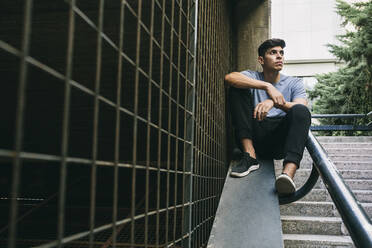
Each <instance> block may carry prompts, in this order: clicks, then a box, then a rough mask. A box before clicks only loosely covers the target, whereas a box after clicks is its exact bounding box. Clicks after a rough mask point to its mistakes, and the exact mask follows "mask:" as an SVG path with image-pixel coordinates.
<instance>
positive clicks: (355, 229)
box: [279, 131, 372, 248]
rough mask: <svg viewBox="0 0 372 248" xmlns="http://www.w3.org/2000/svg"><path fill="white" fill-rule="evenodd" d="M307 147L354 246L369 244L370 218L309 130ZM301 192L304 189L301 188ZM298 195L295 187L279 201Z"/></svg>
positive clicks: (370, 244) (371, 228) (290, 200)
mask: <svg viewBox="0 0 372 248" xmlns="http://www.w3.org/2000/svg"><path fill="white" fill-rule="evenodd" d="M306 148H307V150H308V152H309V153H310V156H311V158H312V159H313V166H314V167H315V168H316V170H317V171H318V173H319V174H320V176H321V177H322V179H323V182H324V184H325V186H326V189H327V190H328V192H329V194H330V196H331V198H332V200H333V202H334V204H335V206H336V208H337V210H338V212H339V213H340V215H341V218H342V220H343V222H344V224H345V226H346V228H347V230H348V231H349V234H350V236H351V238H352V240H353V242H354V244H355V245H356V247H361V248H362V247H363V248H364V247H372V223H371V220H370V219H369V217H368V215H367V213H366V212H365V210H364V209H363V207H362V206H361V205H360V203H359V202H358V201H357V199H356V197H355V195H354V194H353V192H352V191H351V190H350V188H349V187H348V186H347V185H346V184H345V182H344V180H343V178H342V176H341V175H340V174H339V172H338V171H337V169H336V166H335V165H334V164H333V162H332V161H331V160H330V159H329V158H328V156H327V153H326V152H325V150H324V149H323V147H322V146H321V145H320V143H319V142H318V140H317V139H316V138H315V137H314V135H313V134H312V133H311V131H309V137H308V140H307V143H306ZM314 167H313V171H314ZM315 177H316V174H315V173H314V174H313V173H312V174H311V176H310V177H309V179H308V181H313V180H315ZM316 179H317V177H316ZM315 181H316V180H315ZM306 184H307V183H305V185H306ZM305 185H304V186H305ZM301 189H302V188H301ZM303 193H307V192H305V191H303ZM299 194H300V192H299V190H298V191H296V193H294V194H292V195H290V196H287V197H286V198H284V197H281V198H280V199H279V201H280V202H286V203H290V202H293V201H295V199H296V197H297V198H298V197H299V198H301V197H303V196H304V195H299ZM296 195H297V196H296ZM299 198H298V199H299Z"/></svg>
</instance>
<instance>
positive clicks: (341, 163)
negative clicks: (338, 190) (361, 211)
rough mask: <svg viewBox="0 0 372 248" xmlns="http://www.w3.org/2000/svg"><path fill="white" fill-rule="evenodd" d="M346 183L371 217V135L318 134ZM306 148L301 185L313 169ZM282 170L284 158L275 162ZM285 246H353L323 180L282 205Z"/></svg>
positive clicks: (298, 178)
mask: <svg viewBox="0 0 372 248" xmlns="http://www.w3.org/2000/svg"><path fill="white" fill-rule="evenodd" d="M317 139H318V141H319V142H320V143H321V144H322V146H323V147H324V148H325V150H326V151H327V153H328V155H329V157H330V159H331V160H332V161H333V162H334V163H335V165H336V167H337V168H338V170H339V172H340V173H341V175H342V176H343V177H344V179H345V181H346V183H347V184H348V185H349V187H350V188H351V189H352V190H353V192H354V194H355V195H356V197H357V199H358V200H359V201H360V202H361V203H362V206H363V207H364V208H365V210H366V211H367V213H368V215H369V216H370V217H372V137H326V136H323V137H317ZM311 161H312V160H311V158H310V155H309V154H308V153H307V151H305V155H304V158H303V160H302V163H301V168H300V169H299V170H298V171H297V173H296V176H295V182H296V185H297V187H298V188H299V187H300V186H302V185H303V184H304V183H305V181H306V180H307V178H308V177H309V175H310V172H311V163H312V162H311ZM276 163H277V166H276V168H277V169H276V173H277V174H278V173H281V161H276ZM280 212H281V220H282V228H283V238H284V244H285V247H293V248H294V247H302V248H308V247H309V248H310V247H312V248H315V247H317V248H320V247H322V248H324V247H332V248H335V247H337V248H340V247H354V245H353V242H352V240H351V238H350V236H348V232H347V230H346V228H345V226H344V224H343V222H342V220H341V217H340V215H339V214H338V211H337V209H336V207H335V206H334V204H333V202H332V200H331V197H330V196H329V194H328V192H327V190H326V189H325V186H324V184H323V182H322V180H321V179H319V180H318V182H317V184H316V186H315V187H314V189H313V190H312V192H310V193H309V194H308V195H307V196H306V197H304V198H303V199H301V200H300V201H298V202H295V203H292V204H288V205H282V206H281V207H280Z"/></svg>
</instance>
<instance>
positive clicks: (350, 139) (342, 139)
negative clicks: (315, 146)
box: [316, 136, 372, 144]
mask: <svg viewBox="0 0 372 248" xmlns="http://www.w3.org/2000/svg"><path fill="white" fill-rule="evenodd" d="M316 139H317V140H318V141H319V142H320V143H321V144H323V143H335V142H341V143H344V142H345V143H352V142H357V143H358V142H372V137H371V136H317V137H316Z"/></svg>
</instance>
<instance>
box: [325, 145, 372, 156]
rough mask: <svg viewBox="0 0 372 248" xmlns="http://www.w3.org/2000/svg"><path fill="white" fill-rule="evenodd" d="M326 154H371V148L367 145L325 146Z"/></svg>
mask: <svg viewBox="0 0 372 248" xmlns="http://www.w3.org/2000/svg"><path fill="white" fill-rule="evenodd" d="M325 149H326V151H327V153H328V155H330V156H338V155H347V156H349V155H353V156H355V155H358V156H359V155H372V148H371V147H369V148H366V147H364V148H351V147H347V148H340V147H338V148H325Z"/></svg>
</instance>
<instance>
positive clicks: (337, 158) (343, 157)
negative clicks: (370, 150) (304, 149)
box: [302, 154, 372, 163]
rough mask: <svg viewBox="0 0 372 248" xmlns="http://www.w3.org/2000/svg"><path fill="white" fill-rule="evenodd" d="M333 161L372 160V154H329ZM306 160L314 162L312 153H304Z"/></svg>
mask: <svg viewBox="0 0 372 248" xmlns="http://www.w3.org/2000/svg"><path fill="white" fill-rule="evenodd" d="M328 157H329V158H330V159H331V161H354V162H370V163H371V162H372V154H359V155H358V154H350V155H345V154H328ZM302 160H304V161H306V162H312V159H311V157H310V155H307V154H304V156H303V159H302Z"/></svg>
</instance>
